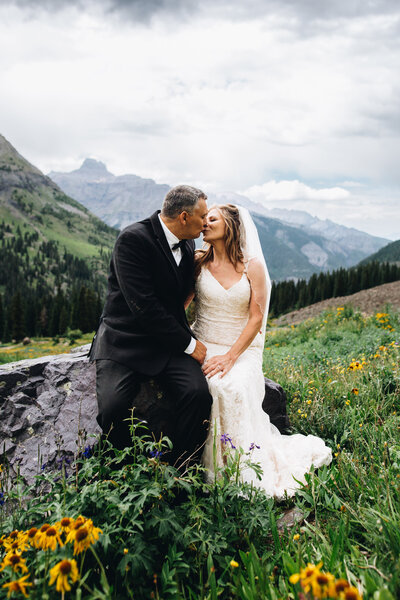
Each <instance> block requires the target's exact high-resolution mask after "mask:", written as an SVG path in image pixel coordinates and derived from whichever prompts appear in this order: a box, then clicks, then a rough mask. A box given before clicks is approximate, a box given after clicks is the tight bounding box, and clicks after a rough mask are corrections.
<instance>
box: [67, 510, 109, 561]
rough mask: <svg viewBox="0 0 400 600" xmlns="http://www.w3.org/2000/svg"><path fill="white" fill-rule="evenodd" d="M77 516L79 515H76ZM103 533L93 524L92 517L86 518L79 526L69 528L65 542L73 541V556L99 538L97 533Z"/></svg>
mask: <svg viewBox="0 0 400 600" xmlns="http://www.w3.org/2000/svg"><path fill="white" fill-rule="evenodd" d="M78 518H79V517H78ZM100 533H103V532H102V530H101V529H100V527H95V526H94V525H93V521H92V519H86V521H84V523H83V524H82V525H80V527H78V528H76V529H75V526H73V528H72V529H71V531H70V532H69V534H68V536H67V543H68V542H70V543H72V542H73V543H74V556H75V554H80V553H81V552H83V551H84V550H87V549H88V548H89V546H90V545H91V544H94V543H95V542H96V541H97V540H98V539H99V534H100Z"/></svg>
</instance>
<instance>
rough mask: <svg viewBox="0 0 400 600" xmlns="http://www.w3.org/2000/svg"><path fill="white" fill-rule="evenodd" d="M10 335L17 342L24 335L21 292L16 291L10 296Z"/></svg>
mask: <svg viewBox="0 0 400 600" xmlns="http://www.w3.org/2000/svg"><path fill="white" fill-rule="evenodd" d="M10 308H11V310H10V313H11V336H12V338H13V339H15V340H16V341H17V342H20V341H21V340H22V339H23V337H24V336H25V324H24V307H23V304H22V298H21V293H20V292H19V291H18V292H16V293H15V294H14V296H13V297H12V298H11V304H10Z"/></svg>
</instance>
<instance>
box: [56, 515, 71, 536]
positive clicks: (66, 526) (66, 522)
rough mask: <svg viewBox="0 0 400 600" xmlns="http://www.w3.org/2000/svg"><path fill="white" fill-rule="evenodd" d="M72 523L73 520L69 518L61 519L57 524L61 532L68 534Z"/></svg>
mask: <svg viewBox="0 0 400 600" xmlns="http://www.w3.org/2000/svg"><path fill="white" fill-rule="evenodd" d="M73 523H74V519H71V518H70V517H63V518H62V519H61V521H60V522H59V525H60V528H61V530H62V531H65V533H69V532H70V530H71V527H72V525H73Z"/></svg>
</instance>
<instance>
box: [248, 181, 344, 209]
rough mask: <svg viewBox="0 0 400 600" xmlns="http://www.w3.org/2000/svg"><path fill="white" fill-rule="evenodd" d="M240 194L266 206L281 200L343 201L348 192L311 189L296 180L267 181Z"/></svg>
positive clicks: (338, 189)
mask: <svg viewBox="0 0 400 600" xmlns="http://www.w3.org/2000/svg"><path fill="white" fill-rule="evenodd" d="M240 193H242V194H243V195H244V196H247V197H248V198H250V199H251V200H254V201H255V202H259V203H260V204H264V205H265V206H268V205H269V204H270V203H271V201H272V202H280V201H282V200H284V201H286V200H289V201H290V200H322V201H324V200H328V201H329V200H343V199H344V198H348V197H349V196H350V192H349V191H348V190H345V189H344V188H342V187H332V188H320V189H316V188H312V187H310V186H308V185H306V184H305V183H302V182H301V181H298V180H297V179H295V180H292V181H275V180H272V181H267V182H266V183H263V184H262V185H253V186H251V187H250V188H248V189H247V190H244V191H243V192H240Z"/></svg>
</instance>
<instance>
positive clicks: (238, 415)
mask: <svg viewBox="0 0 400 600" xmlns="http://www.w3.org/2000/svg"><path fill="white" fill-rule="evenodd" d="M203 239H204V242H205V248H204V249H203V250H200V251H198V252H197V254H196V285H195V296H196V320H195V323H194V325H193V331H194V333H195V335H196V337H197V338H198V339H199V340H200V341H202V342H203V343H204V344H205V345H206V347H207V355H206V360H205V363H204V365H203V371H204V374H205V375H206V377H207V379H208V384H209V388H210V392H211V394H212V397H213V405H212V412H211V416H210V422H211V427H210V431H209V434H208V438H207V441H206V444H205V448H204V453H203V459H202V460H203V463H204V465H205V466H206V467H207V470H208V476H209V478H210V480H211V479H213V477H214V475H213V469H214V457H213V446H214V436H215V439H216V443H217V457H216V459H217V463H218V465H219V466H222V465H223V461H224V452H225V450H226V443H227V442H228V443H229V444H230V445H232V446H234V447H236V448H239V447H240V448H243V450H244V451H245V452H247V451H249V450H250V449H251V451H252V462H256V463H259V464H260V465H261V467H262V471H263V475H262V479H261V481H260V480H259V479H257V478H256V476H255V473H254V471H253V470H252V469H246V470H245V471H244V472H242V475H241V476H242V480H243V481H247V482H249V483H250V482H252V483H253V484H254V485H256V486H259V487H262V488H263V489H264V490H265V492H266V493H267V494H268V495H270V496H275V497H278V498H280V497H283V496H284V495H285V493H286V494H287V495H289V496H290V495H293V494H294V493H295V491H296V488H298V487H299V484H298V483H297V482H296V480H299V481H304V474H305V473H307V472H308V471H309V470H310V468H311V465H314V467H319V466H321V465H323V464H329V463H330V462H331V460H332V455H331V450H330V448H328V447H327V446H326V445H325V444H324V442H323V440H322V439H320V438H318V437H315V436H312V435H308V436H304V435H300V434H295V435H291V436H286V435H281V434H280V433H279V431H278V429H277V428H276V427H274V426H273V425H272V424H271V423H270V421H269V417H268V415H266V414H265V413H264V411H263V410H262V406H261V405H262V400H263V397H264V393H265V388H264V376H263V371H262V358H263V348H264V338H265V328H266V322H267V315H268V305H269V296H270V291H271V281H270V278H269V275H268V269H267V266H266V264H265V261H264V257H263V254H262V250H261V245H260V241H259V238H258V234H257V230H256V227H255V225H254V223H253V221H252V219H251V217H250V214H249V212H248V211H247V210H246V209H244V208H242V207H238V206H234V205H232V204H225V205H220V206H214V207H212V208H211V209H210V210H209V212H208V218H207V225H206V227H205V229H204V231H203ZM215 428H216V429H215Z"/></svg>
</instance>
